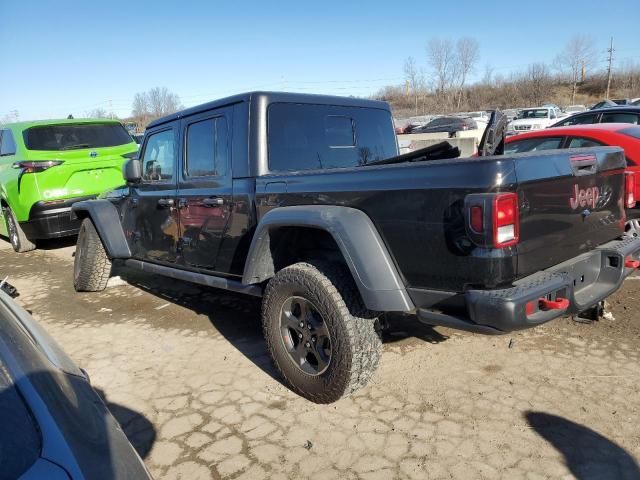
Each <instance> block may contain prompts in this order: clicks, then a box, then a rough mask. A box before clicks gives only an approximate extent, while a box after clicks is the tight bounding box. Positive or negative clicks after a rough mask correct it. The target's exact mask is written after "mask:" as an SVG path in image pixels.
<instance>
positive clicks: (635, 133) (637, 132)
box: [619, 127, 640, 139]
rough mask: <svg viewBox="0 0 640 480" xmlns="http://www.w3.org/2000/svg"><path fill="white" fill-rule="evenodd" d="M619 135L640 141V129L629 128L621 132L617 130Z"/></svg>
mask: <svg viewBox="0 0 640 480" xmlns="http://www.w3.org/2000/svg"><path fill="white" fill-rule="evenodd" d="M619 132H620V133H623V134H624V135H627V136H628V137H633V138H639V139H640V127H629V128H625V129H623V130H619Z"/></svg>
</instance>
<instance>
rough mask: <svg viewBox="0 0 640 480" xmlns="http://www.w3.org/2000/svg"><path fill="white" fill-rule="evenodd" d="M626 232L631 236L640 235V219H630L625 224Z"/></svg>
mask: <svg viewBox="0 0 640 480" xmlns="http://www.w3.org/2000/svg"><path fill="white" fill-rule="evenodd" d="M625 233H626V234H627V235H628V236H631V237H637V236H640V220H638V219H633V220H629V221H628V222H627V224H626V225H625Z"/></svg>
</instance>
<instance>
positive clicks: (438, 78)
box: [427, 38, 458, 101]
mask: <svg viewBox="0 0 640 480" xmlns="http://www.w3.org/2000/svg"><path fill="white" fill-rule="evenodd" d="M427 59H428V60H429V65H430V66H431V68H432V69H433V74H434V77H435V89H436V94H437V95H439V96H441V97H443V98H444V99H445V100H447V101H448V92H449V90H450V89H451V87H452V86H453V84H454V82H455V79H456V77H457V75H458V71H457V61H456V51H455V48H454V46H453V43H452V42H451V40H449V39H444V40H442V39H439V38H432V39H431V40H430V41H429V44H428V45H427Z"/></svg>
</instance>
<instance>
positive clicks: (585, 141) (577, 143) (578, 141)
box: [568, 137, 604, 148]
mask: <svg viewBox="0 0 640 480" xmlns="http://www.w3.org/2000/svg"><path fill="white" fill-rule="evenodd" d="M603 145H604V143H600V142H598V141H596V140H592V139H590V138H578V137H574V138H572V139H571V140H570V141H569V147H568V148H591V147H601V146H603Z"/></svg>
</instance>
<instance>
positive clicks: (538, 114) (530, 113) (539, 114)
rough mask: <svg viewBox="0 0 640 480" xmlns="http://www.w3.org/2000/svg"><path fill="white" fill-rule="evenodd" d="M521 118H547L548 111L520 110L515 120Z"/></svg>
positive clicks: (537, 109)
mask: <svg viewBox="0 0 640 480" xmlns="http://www.w3.org/2000/svg"><path fill="white" fill-rule="evenodd" d="M521 118H549V110H547V109H546V108H536V109H532V110H522V111H521V112H520V113H518V116H517V117H516V120H520V119H521Z"/></svg>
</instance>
